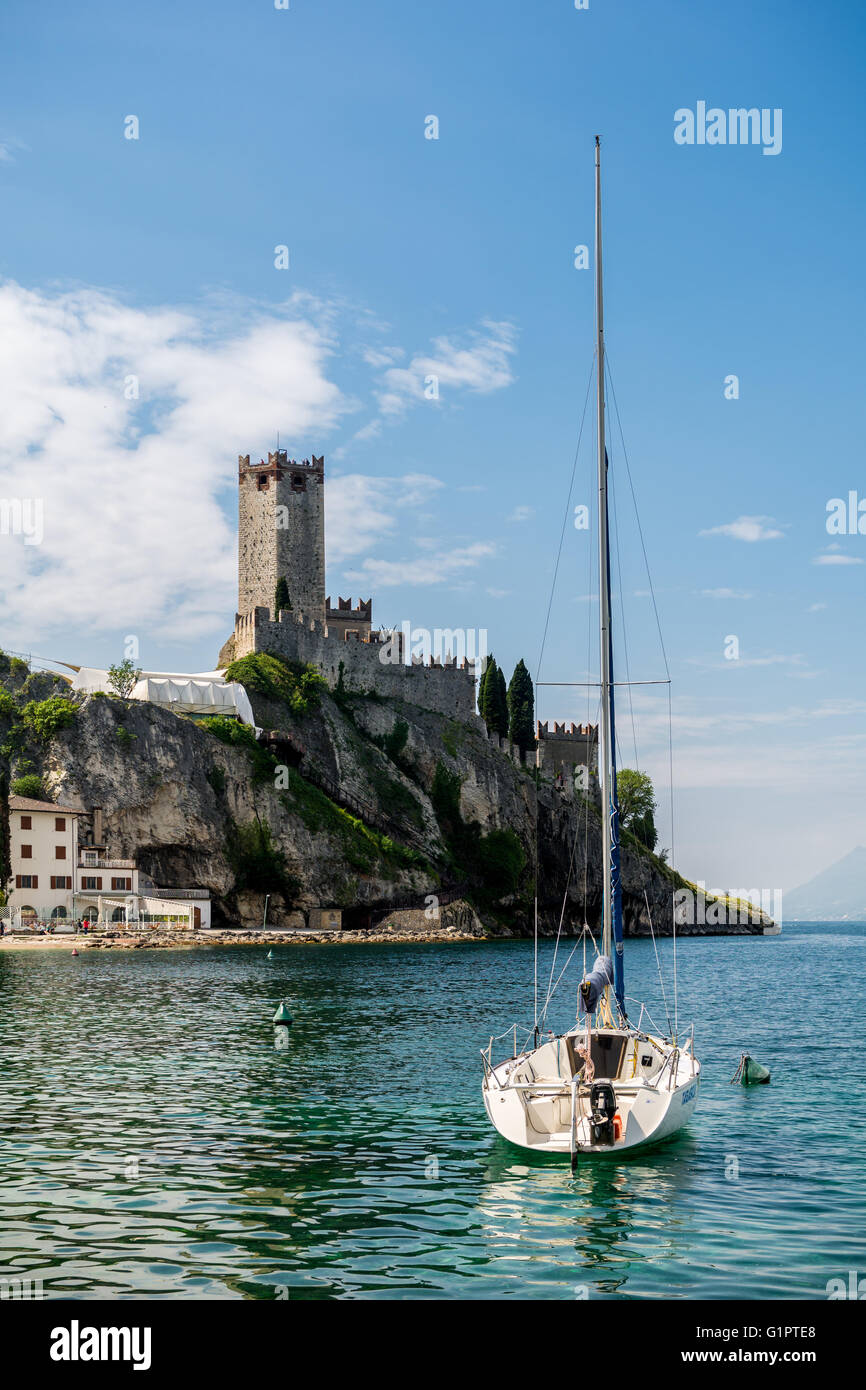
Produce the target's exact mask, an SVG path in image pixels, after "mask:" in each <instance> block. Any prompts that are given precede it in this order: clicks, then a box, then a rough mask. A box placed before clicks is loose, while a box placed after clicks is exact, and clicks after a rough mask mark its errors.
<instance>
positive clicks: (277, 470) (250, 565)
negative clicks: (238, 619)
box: [238, 449, 325, 623]
mask: <svg viewBox="0 0 866 1390" xmlns="http://www.w3.org/2000/svg"><path fill="white" fill-rule="evenodd" d="M324 484H325V460H324V457H322V458H316V456H315V454H314V455H313V458H312V461H310V460H309V459H304V461H303V463H296V462H295V460H294V459H290V458H288V457H287V455H286V451H285V449H278V450H277V452H276V453H273V454H268V462H267V464H265V463H264V461H262V462H261V463H259V464H258V465H255V466H251V465H250V456H249V454H246V455H244V454H239V455H238V613H239V614H241V615H243V614H246V613H251V612H252V611H253V609H254V608H258V607H263V608H268V609H270V610H271V611H273V607H274V593H275V591H276V587H277V581H278V580H280V579H284V580H285V581H286V586H287V588H288V591H289V602H290V603H291V607H292V612H293V613H294V615H295V616H296V617H297V618H306V619H310V618H315V619H317V620H318V621H319V622H320V623H324V621H325V487H324ZM274 617H275V618H276V617H277V614H276V613H275V614H274Z"/></svg>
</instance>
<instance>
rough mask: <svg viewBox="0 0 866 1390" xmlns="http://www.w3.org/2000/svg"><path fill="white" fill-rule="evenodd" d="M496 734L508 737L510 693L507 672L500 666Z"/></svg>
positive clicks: (497, 670) (497, 680) (496, 700)
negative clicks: (506, 677) (506, 681)
mask: <svg viewBox="0 0 866 1390" xmlns="http://www.w3.org/2000/svg"><path fill="white" fill-rule="evenodd" d="M495 707H496V732H497V733H498V734H501V736H502V737H503V738H506V737H507V735H508V693H507V691H506V689H505V672H504V671H503V670H502V668H501V667H500V666H497V668H496V696H495Z"/></svg>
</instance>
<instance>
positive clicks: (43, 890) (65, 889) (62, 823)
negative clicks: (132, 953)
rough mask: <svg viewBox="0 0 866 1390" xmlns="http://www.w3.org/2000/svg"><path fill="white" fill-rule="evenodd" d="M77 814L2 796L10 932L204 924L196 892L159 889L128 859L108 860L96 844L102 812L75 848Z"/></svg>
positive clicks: (202, 897) (200, 894)
mask: <svg viewBox="0 0 866 1390" xmlns="http://www.w3.org/2000/svg"><path fill="white" fill-rule="evenodd" d="M85 814H86V813H85V812H83V811H77V810H74V809H73V808H72V807H69V806H56V805H55V804H54V803H53V802H51V801H34V800H33V799H31V798H30V797H25V796H10V798H9V830H10V857H11V861H12V876H11V879H10V882H9V889H8V893H7V908H6V909H5V911H4V914H3V915H4V917H5V918H6V919H7V920H8V921H9V922H10V924H11V925H12V926H13V927H17V926H29V925H33V924H34V923H36V922H40V921H41V922H48V921H52V920H53V921H63V920H70V921H75V922H77V921H89V922H92V923H108V922H121V923H139V924H143V925H145V926H147V925H156V924H164V925H169V926H176V927H179V928H184V927H189V928H193V927H209V926H210V894H209V893H208V892H207V890H206V889H203V888H161V887H157V886H156V884H154V883H153V882H152V880H151V879H150V878H148V876H147V875H146V874H144V873H142V872H141V870H140V869H139V868H138V867H137V865H136V863H135V861H134V860H132V859H111V858H109V857H108V847H107V845H106V844H104V843H99V842H100V841H101V840H102V812H101V811H100V810H99V809H96V810H94V812H93V838H94V840H95V841H97V843H92V842H91V843H87V844H82V843H80V836H79V825H78V820H79V817H80V816H82V815H85Z"/></svg>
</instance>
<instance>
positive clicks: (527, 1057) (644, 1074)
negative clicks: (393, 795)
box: [481, 136, 701, 1169]
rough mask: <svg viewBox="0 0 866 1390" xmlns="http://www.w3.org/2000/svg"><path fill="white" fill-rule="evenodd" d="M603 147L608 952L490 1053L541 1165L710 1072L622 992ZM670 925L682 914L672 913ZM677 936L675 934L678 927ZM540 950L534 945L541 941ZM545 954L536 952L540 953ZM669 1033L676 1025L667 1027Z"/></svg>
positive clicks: (666, 1130)
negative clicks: (563, 1005)
mask: <svg viewBox="0 0 866 1390" xmlns="http://www.w3.org/2000/svg"><path fill="white" fill-rule="evenodd" d="M601 250H602V247H601V146H600V141H599V138H598V136H596V141H595V265H596V294H595V300H596V371H597V418H598V431H597V434H598V530H599V599H600V602H599V611H600V631H599V646H600V667H601V682H600V687H601V688H600V697H601V699H600V704H601V717H600V729H599V750H598V763H599V781H600V784H601V804H602V808H604V809H603V814H602V816H601V823H602V846H603V866H604V891H603V908H602V933H601V949H600V950H599V951H598V952H597V955H596V959H595V961H594V963H593V965H592V966H591V968H590V969H588V970H586V971H585V974H584V978H583V980H582V982H581V984H580V986H579V989H578V997H577V1004H578V1009H577V1021H576V1023H575V1025H574V1027H572V1028H571V1029H569V1030H568V1031H567V1032H565V1033H562V1034H558V1035H554V1034H553V1033H551V1035H550V1036H549V1037H548V1038H547V1040H546V1041H544V1042H542V1041H541V1040H540V1029H539V1023H538V1015H537V993H536V1019H535V1023H534V1026H533V1028H532V1030H531V1032H530V1034H529V1037H528V1039H527V1044H526V1046H524V1048H523V1049H522V1050H519V1049H518V1030H517V1025H515V1026H514V1027H513V1029H509V1030H508V1031H507V1033H505V1034H503V1035H502V1037H508V1038H512V1037H513V1051H512V1055H511V1056H510V1057H505V1058H504V1059H503V1060H500V1061H495V1060H494V1053H493V1048H494V1043H495V1042H496V1041H497V1039H494V1038H491V1040H490V1043H489V1046H488V1047H487V1048H486V1049H483V1050H482V1054H481V1055H482V1062H483V1067H484V1076H483V1081H482V1094H483V1098H484V1105H485V1108H486V1110H487V1114H488V1116H489V1118H490V1120H491V1122H492V1124H493V1125H494V1127H495V1128H496V1129H497V1130H498V1132H499V1134H501V1135H502V1137H503V1138H504V1139H507V1140H509V1141H510V1142H511V1143H512V1144H515V1145H517V1146H518V1147H520V1148H522V1149H528V1150H531V1151H533V1152H536V1153H549V1154H569V1155H570V1156H571V1165H572V1169H574V1168H575V1166H576V1164H577V1162H578V1159H579V1158H580V1157H581V1156H584V1155H586V1156H591V1157H592V1156H600V1155H609V1156H617V1155H619V1154H620V1153H625V1152H626V1151H630V1150H633V1149H639V1148H644V1147H646V1146H648V1145H650V1144H656V1143H658V1142H659V1141H661V1140H663V1139H667V1138H669V1137H670V1136H671V1135H672V1134H675V1133H676V1132H677V1131H678V1130H680V1129H682V1128H683V1126H684V1125H686V1124H687V1123H688V1121H689V1120H690V1118H691V1116H692V1114H693V1113H694V1110H695V1106H696V1105H697V1101H698V1092H699V1090H700V1082H701V1066H700V1062H699V1061H698V1060H697V1058H696V1056H695V1050H694V1026H693V1025H692V1027H691V1028H690V1029H689V1030H688V1031H687V1032H686V1034H685V1035H684V1036H682V1037H680V1036H678V1035H677V1031H676V1027H677V1025H676V1022H675V1023H674V1025H673V1027H672V1028H671V1030H670V1033H669V1034H668V1035H665V1034H664V1033H661V1032H659V1031H657V1030H655V1029H654V1028H653V1027H652V1026H651V1025H650V1027H648V1028H643V1027H642V1026H641V1025H642V1024H643V1020H644V1013H645V1009H644V1007H643V1006H642V1007H641V1011H640V1016H639V1018H638V1021H637V1023H636V1024H632V1023H631V1022H630V1020H629V1016H628V1012H627V1009H626V995H625V983H624V950H623V920H622V885H621V882H620V864H619V858H620V854H619V806H618V801H617V789H616V736H615V710H614V684H615V683H614V679H613V641H612V632H611V594H610V588H611V584H610V535H609V524H608V477H607V474H608V457H607V449H606V445H605V355H604V354H605V348H604V307H603V294H602V258H601ZM671 910H672V913H673V903H672V904H671ZM674 930H675V926H674ZM536 943H537V934H536ZM536 949H537V946H536ZM669 1027H670V1025H669Z"/></svg>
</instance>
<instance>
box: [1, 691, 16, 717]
mask: <svg viewBox="0 0 866 1390" xmlns="http://www.w3.org/2000/svg"><path fill="white" fill-rule="evenodd" d="M2 715H5V716H6V717H7V718H9V719H15V718H17V716H18V706H17V705H16V703H15V701H14V700H13V699H12V696H11V695H10V694H9V691H8V690H3V688H2V687H0V716H2Z"/></svg>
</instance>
